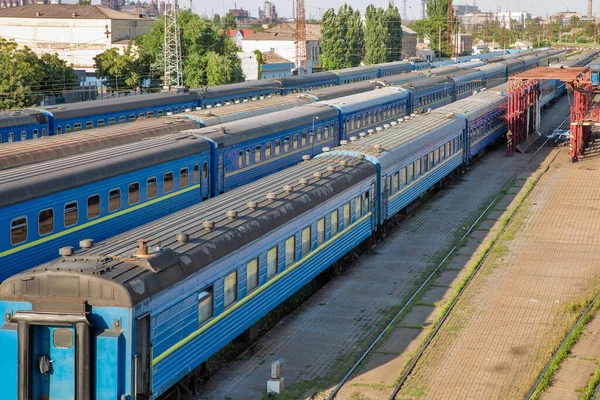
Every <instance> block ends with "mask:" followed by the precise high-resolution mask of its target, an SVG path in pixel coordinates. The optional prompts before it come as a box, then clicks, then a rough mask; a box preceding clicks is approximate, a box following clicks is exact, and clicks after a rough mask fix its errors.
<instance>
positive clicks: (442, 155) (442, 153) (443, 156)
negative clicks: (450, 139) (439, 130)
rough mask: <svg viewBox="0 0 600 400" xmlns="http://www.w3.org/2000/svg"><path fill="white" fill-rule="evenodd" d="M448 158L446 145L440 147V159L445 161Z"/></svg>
mask: <svg viewBox="0 0 600 400" xmlns="http://www.w3.org/2000/svg"><path fill="white" fill-rule="evenodd" d="M445 159H446V145H443V146H442V147H440V161H444V160H445Z"/></svg>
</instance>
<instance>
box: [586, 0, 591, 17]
mask: <svg viewBox="0 0 600 400" xmlns="http://www.w3.org/2000/svg"><path fill="white" fill-rule="evenodd" d="M587 16H588V18H592V0H588V15H587Z"/></svg>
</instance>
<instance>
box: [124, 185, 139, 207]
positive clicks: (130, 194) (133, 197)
mask: <svg viewBox="0 0 600 400" xmlns="http://www.w3.org/2000/svg"><path fill="white" fill-rule="evenodd" d="M127 198H128V200H127V201H128V203H129V205H130V206H131V205H134V204H136V203H138V202H139V201H140V184H139V183H137V182H133V183H131V184H129V188H128V189H127Z"/></svg>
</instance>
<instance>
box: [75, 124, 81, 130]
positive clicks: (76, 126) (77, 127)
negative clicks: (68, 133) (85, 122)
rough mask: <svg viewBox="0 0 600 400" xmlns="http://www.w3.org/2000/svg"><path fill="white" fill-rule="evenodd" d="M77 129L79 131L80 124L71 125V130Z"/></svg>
mask: <svg viewBox="0 0 600 400" xmlns="http://www.w3.org/2000/svg"><path fill="white" fill-rule="evenodd" d="M79 131H81V124H75V125H73V132H79Z"/></svg>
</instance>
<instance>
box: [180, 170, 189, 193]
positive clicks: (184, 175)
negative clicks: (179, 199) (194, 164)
mask: <svg viewBox="0 0 600 400" xmlns="http://www.w3.org/2000/svg"><path fill="white" fill-rule="evenodd" d="M188 184H189V170H188V169H187V168H182V169H180V170H179V187H180V188H183V187H186V186H187V185H188Z"/></svg>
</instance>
